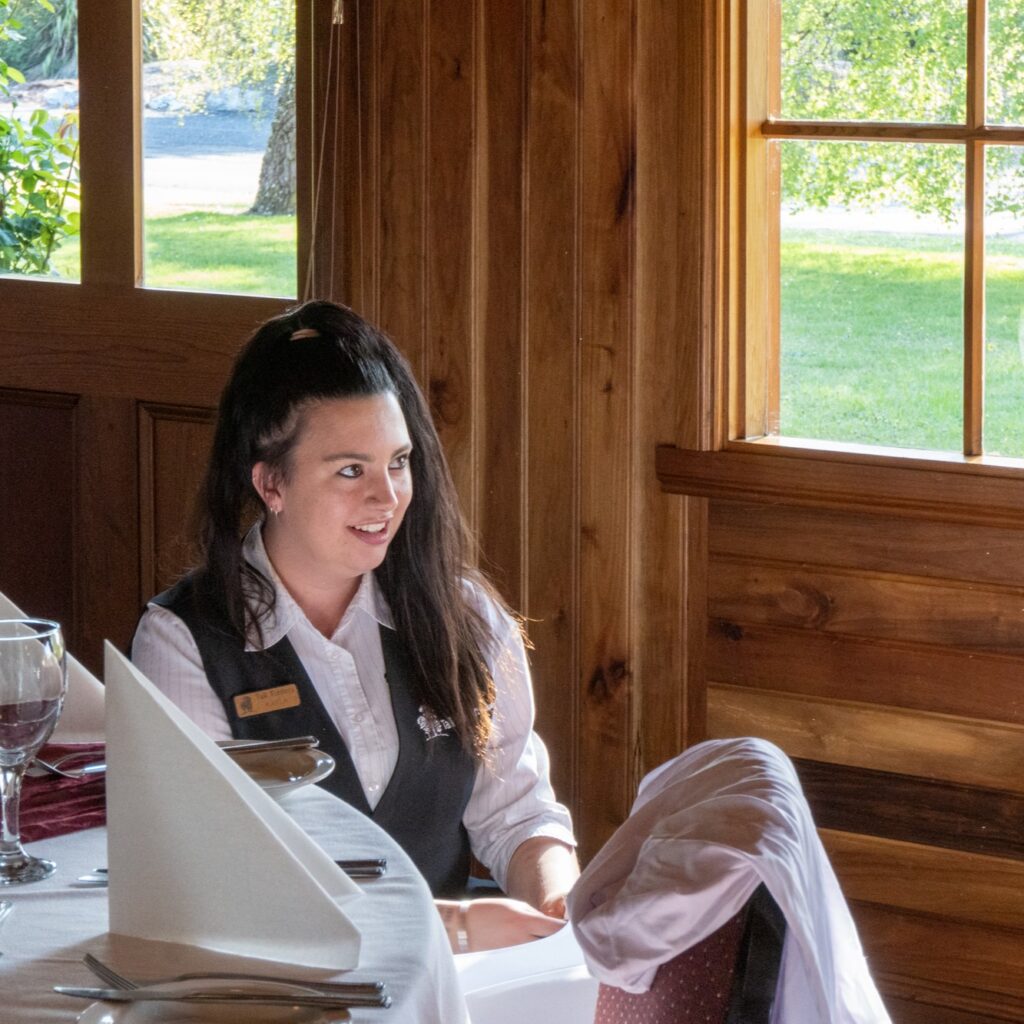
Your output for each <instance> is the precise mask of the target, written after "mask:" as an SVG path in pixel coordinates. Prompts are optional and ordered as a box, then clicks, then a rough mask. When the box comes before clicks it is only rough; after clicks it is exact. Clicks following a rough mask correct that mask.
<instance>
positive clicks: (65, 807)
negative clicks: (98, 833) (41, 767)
mask: <svg viewBox="0 0 1024 1024" xmlns="http://www.w3.org/2000/svg"><path fill="white" fill-rule="evenodd" d="M104 750H105V746H104V744H102V743H50V744H48V745H47V746H45V747H43V749H42V750H40V751H39V756H40V757H41V758H42V759H43V760H44V761H50V762H51V763H52V762H54V761H56V760H57V759H58V758H61V757H65V756H66V755H68V754H80V755H81V756H80V757H76V758H73V759H72V760H69V761H68V762H67V763H66V764H63V765H61V767H62V768H80V767H81V766H82V765H85V764H89V763H91V762H92V761H99V760H102V758H103V754H104ZM20 818H21V841H22V842H23V843H34V842H36V840H38V839H52V838H53V837H54V836H62V835H64V834H65V833H67V832H78V831H80V830H81V829H84V828H95V827H96V826H98V825H105V824H106V821H107V797H106V776H105V775H103V774H99V775H86V776H85V777H84V778H81V779H64V778H61V777H60V776H59V775H40V776H36V777H32V778H30V777H29V776H27V775H26V776H25V777H24V778H23V779H22V783H21V815H20Z"/></svg>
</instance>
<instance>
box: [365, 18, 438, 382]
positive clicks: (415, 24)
mask: <svg viewBox="0 0 1024 1024" xmlns="http://www.w3.org/2000/svg"><path fill="white" fill-rule="evenodd" d="M374 11H375V13H374V17H375V18H376V19H377V31H376V43H375V46H374V53H375V55H376V56H375V64H376V65H378V68H379V70H378V71H377V72H376V78H377V80H378V82H379V85H378V92H377V102H378V103H379V104H380V106H381V107H382V108H383V109H382V112H381V113H380V114H379V115H377V114H376V113H375V115H374V118H373V126H374V127H373V136H372V143H371V148H372V149H373V150H374V151H375V153H376V155H375V157H374V160H375V166H376V167H377V174H378V181H377V197H378V198H377V206H376V210H377V222H378V223H377V231H378V233H379V236H380V242H379V247H378V252H379V260H378V266H377V268H376V271H375V274H376V281H377V285H376V287H377V290H378V294H377V298H376V301H375V305H376V307H377V316H378V318H379V322H380V325H381V326H382V327H383V328H384V330H386V331H387V332H388V333H389V334H390V335H391V337H392V338H394V340H395V342H396V343H397V344H398V345H399V347H400V348H401V349H402V351H403V352H404V353H405V354H406V356H407V357H408V358H409V360H410V362H411V363H412V365H413V369H414V370H415V371H416V374H417V376H418V378H419V380H420V383H421V384H423V386H424V388H426V384H427V377H426V374H427V372H428V369H429V368H428V364H427V338H426V325H427V315H426V295H425V284H424V282H425V279H426V260H427V255H426V238H425V218H426V207H427V198H426V177H427V170H426V168H427V151H426V139H427V127H426V123H425V119H424V111H425V109H426V106H427V95H426V63H425V62H426V30H427V22H426V5H425V0H382V2H380V3H376V4H375V5H374Z"/></svg>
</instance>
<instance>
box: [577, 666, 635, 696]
mask: <svg viewBox="0 0 1024 1024" xmlns="http://www.w3.org/2000/svg"><path fill="white" fill-rule="evenodd" d="M629 677H630V672H629V668H628V667H627V666H626V662H625V661H623V660H621V659H618V658H616V659H613V660H611V661H609V662H607V663H606V664H604V665H599V666H598V667H597V668H596V669H594V674H593V675H592V676H591V677H590V682H589V683H588V684H587V696H588V697H589V698H590V699H591V700H592V701H594V703H596V704H606V703H608V702H609V701H613V700H618V699H620V698H622V697H625V695H626V693H628V691H629Z"/></svg>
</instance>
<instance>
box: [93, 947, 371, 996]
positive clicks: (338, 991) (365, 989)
mask: <svg viewBox="0 0 1024 1024" xmlns="http://www.w3.org/2000/svg"><path fill="white" fill-rule="evenodd" d="M82 962H83V963H84V964H85V966H86V967H88V968H89V970H90V971H92V973H93V974H95V975H96V977H97V978H99V979H100V980H101V981H105V982H106V983H107V984H108V985H110V986H111V987H112V988H119V989H123V990H125V991H129V992H130V991H132V990H134V989H137V988H141V987H142V986H141V985H139V983H138V982H136V981H132V980H131V978H126V977H125V976H124V975H123V974H118V973H117V971H115V970H114V969H113V968H112V967H110V966H109V964H105V963H104V962H103V961H102V960H99V959H97V958H96V957H94V956H93V955H92V954H91V953H86V954H85V956H83V957H82ZM173 981H271V982H277V983H279V984H282V985H301V986H302V987H303V988H309V989H314V990H316V991H317V992H321V993H323V994H324V995H337V996H343V997H344V998H346V999H349V998H351V999H352V1000H353V1005H356V1003H357V1002H358V1003H359V1004H361V1005H363V1006H382V1007H387V1006H390V1005H391V997H390V996H389V995H388V994H387V991H386V990H385V986H384V982H382V981H368V982H357V981H335V982H330V981H301V980H297V979H295V978H278V977H273V976H271V975H269V974H238V973H232V972H230V971H194V972H192V973H190V974H179V975H177V976H176V977H174V978H160V979H159V980H158V981H153V982H148V984H149V985H151V986H152V985H166V984H169V983H170V982H173Z"/></svg>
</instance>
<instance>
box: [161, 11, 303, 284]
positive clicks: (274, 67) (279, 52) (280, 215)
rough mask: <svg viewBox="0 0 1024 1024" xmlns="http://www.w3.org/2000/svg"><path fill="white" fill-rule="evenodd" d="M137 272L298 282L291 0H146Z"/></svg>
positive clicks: (199, 280)
mask: <svg viewBox="0 0 1024 1024" xmlns="http://www.w3.org/2000/svg"><path fill="white" fill-rule="evenodd" d="M142 22H143V36H144V66H143V97H144V104H145V106H144V111H143V152H144V164H143V210H144V230H145V272H144V278H145V283H146V284H147V285H148V286H150V287H160V288H179V289H189V290H196V291H206V292H235V293H246V294H256V295H282V296H291V295H294V294H295V292H296V230H295V98H294V97H295V87H294V83H295V58H294V51H295V43H294V40H295V11H294V2H293V0H218V3H215V4H196V3H194V2H190V0H143V4H142Z"/></svg>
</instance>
